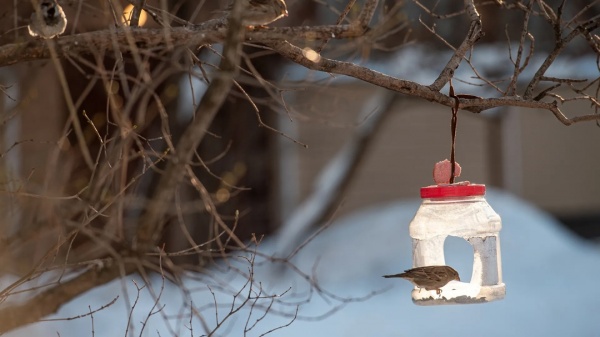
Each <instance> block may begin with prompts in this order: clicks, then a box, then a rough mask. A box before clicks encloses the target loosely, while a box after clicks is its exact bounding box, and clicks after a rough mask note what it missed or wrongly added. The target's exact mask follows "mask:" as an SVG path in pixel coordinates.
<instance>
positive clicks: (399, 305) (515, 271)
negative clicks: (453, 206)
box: [6, 190, 600, 337]
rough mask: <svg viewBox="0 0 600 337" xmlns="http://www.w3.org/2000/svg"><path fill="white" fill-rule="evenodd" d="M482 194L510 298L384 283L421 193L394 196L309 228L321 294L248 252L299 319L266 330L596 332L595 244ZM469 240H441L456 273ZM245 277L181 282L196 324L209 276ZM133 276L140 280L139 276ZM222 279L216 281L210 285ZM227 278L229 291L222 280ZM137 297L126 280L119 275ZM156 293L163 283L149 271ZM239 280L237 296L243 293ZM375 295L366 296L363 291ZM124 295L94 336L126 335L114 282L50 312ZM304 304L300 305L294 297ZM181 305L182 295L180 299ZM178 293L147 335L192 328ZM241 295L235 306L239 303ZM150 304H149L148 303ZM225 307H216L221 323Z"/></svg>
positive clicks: (79, 310)
mask: <svg viewBox="0 0 600 337" xmlns="http://www.w3.org/2000/svg"><path fill="white" fill-rule="evenodd" d="M487 199H488V202H489V203H490V204H491V205H492V207H493V208H494V209H495V210H496V212H497V213H499V214H500V215H501V217H502V221H503V229H502V231H501V244H502V261H503V262H502V263H503V272H504V282H505V283H506V288H507V294H506V298H505V299H504V300H502V301H498V302H492V303H487V304H473V305H451V306H436V307H419V306H416V305H414V304H413V303H412V301H411V297H410V292H411V290H412V286H411V285H410V284H409V283H408V282H406V281H404V280H399V279H391V280H390V279H384V278H382V277H381V275H383V274H389V273H395V272H399V271H401V270H402V269H406V268H409V267H410V266H411V256H410V254H411V243H410V238H409V236H408V224H409V222H410V220H411V218H412V216H413V215H414V213H415V212H416V209H417V207H418V206H419V201H418V200H415V201H409V202H407V201H399V202H396V203H392V204H388V205H383V206H381V207H376V208H371V209H368V210H362V211H358V212H356V213H355V214H354V215H352V216H348V217H346V218H344V219H340V220H338V221H336V222H335V223H334V224H332V226H331V227H330V228H328V229H327V230H325V231H324V232H322V233H321V234H320V235H318V236H317V237H316V238H315V239H314V240H312V241H311V242H310V243H309V244H308V245H306V246H305V247H304V248H303V249H302V250H301V251H300V253H298V255H297V256H296V257H295V258H294V259H293V262H294V263H295V265H296V266H298V267H299V268H300V269H301V270H302V271H304V272H305V273H307V274H311V275H314V276H315V277H316V280H317V281H318V284H319V285H320V286H321V287H322V289H323V290H324V291H325V292H330V293H331V294H330V295H324V293H318V292H314V293H312V294H311V293H309V292H308V289H309V287H308V286H307V282H306V280H305V279H303V278H302V277H300V276H299V274H298V273H296V272H293V271H291V270H290V269H289V268H282V267H281V265H275V266H274V265H273V264H271V263H261V261H263V259H261V258H260V257H257V259H256V263H255V264H256V267H255V269H254V281H255V283H254V286H255V287H256V288H254V289H255V290H257V289H258V284H259V282H260V284H261V286H262V288H263V289H265V291H267V292H270V293H275V292H279V293H281V292H283V291H284V290H285V289H288V288H290V287H291V290H290V291H289V292H287V293H286V294H284V295H283V296H282V297H281V298H280V300H282V301H288V302H294V301H295V300H297V301H300V302H299V303H300V307H299V311H298V318H297V319H296V320H295V322H294V323H293V324H291V325H290V326H289V327H285V328H282V329H280V330H276V331H274V332H273V333H271V334H269V336H286V337H293V336H302V337H306V336H327V337H330V336H445V337H452V336H481V335H485V336H488V337H491V336H557V337H558V336H560V337H562V336H600V320H599V319H598V318H599V317H600V282H599V280H600V248H599V247H598V246H596V245H592V244H589V243H586V242H583V241H581V240H579V239H577V238H576V237H574V236H573V235H571V234H570V233H568V232H566V231H565V230H564V229H563V228H562V227H561V226H560V225H559V224H558V223H557V222H556V221H555V220H554V219H553V218H551V217H549V216H548V215H547V214H545V213H543V212H541V211H539V210H537V209H536V208H534V207H532V206H531V205H529V204H527V203H525V202H524V201H522V200H520V199H518V198H516V197H514V196H511V195H508V194H506V193H503V192H500V191H494V190H492V191H489V192H488V195H487ZM277 240H278V238H277V237H274V238H271V239H269V240H266V241H264V242H263V243H262V244H261V245H260V247H259V248H258V251H259V252H260V253H262V254H266V255H272V254H273V253H274V250H275V247H277ZM470 259H472V258H471V252H470V246H469V245H468V244H467V243H465V242H462V241H461V240H459V239H455V240H448V241H447V243H446V260H447V263H448V264H450V265H452V266H454V267H456V269H457V270H458V271H459V272H460V274H461V275H462V278H463V280H464V279H468V276H467V277H465V275H470V273H471V269H470V268H471V261H472V260H470ZM231 263H232V265H234V266H238V267H239V268H240V269H241V270H242V271H247V270H248V269H247V267H248V263H247V262H244V259H241V258H240V259H234V260H232V261H231ZM245 281H246V279H245V278H243V277H241V276H239V274H238V273H235V272H232V271H231V269H228V268H225V267H224V266H221V268H218V269H211V270H209V271H207V272H206V274H203V275H202V276H200V280H196V281H193V280H187V281H186V286H187V287H188V288H194V289H193V293H194V295H193V296H192V298H191V300H192V301H193V303H194V305H195V306H196V307H199V308H200V309H204V310H203V311H201V312H202V314H203V315H204V319H205V323H206V324H207V325H208V326H211V327H214V325H215V320H216V317H215V314H214V308H212V304H213V303H214V299H213V295H212V294H211V292H210V291H209V290H208V288H207V287H206V284H211V285H212V286H211V289H212V291H213V292H214V293H215V297H216V299H217V301H218V302H221V303H225V304H227V303H230V302H231V299H232V296H231V294H232V292H234V291H235V290H239V289H241V288H243V286H244V283H245ZM137 282H138V283H139V284H141V281H140V280H139V279H138V280H137ZM219 284H220V285H221V286H219ZM224 284H226V286H227V287H229V289H224V288H222V286H223V285H224ZM125 285H126V286H127V288H128V289H129V290H130V293H129V296H133V298H135V291H132V290H134V289H135V288H134V287H133V283H132V282H131V280H130V279H129V280H125ZM154 289H155V290H156V291H158V290H159V289H160V279H159V278H156V280H155V283H154ZM247 290H248V286H246V288H244V291H243V292H242V295H245V294H247ZM373 292H377V293H376V294H374V295H373V296H371V297H368V296H367V295H369V294H371V293H373ZM117 295H121V297H120V298H119V299H118V300H117V302H116V303H115V304H114V305H113V306H112V307H110V308H109V309H107V310H104V311H101V312H98V313H96V314H95V315H94V336H111V337H112V336H124V331H125V328H126V322H127V319H128V312H129V309H128V308H127V306H126V305H125V299H124V297H123V296H122V283H121V282H120V281H119V282H112V283H110V284H108V285H106V286H103V287H101V288H98V289H96V290H94V291H92V292H90V293H88V294H86V295H84V296H82V297H81V298H79V299H77V300H76V301H73V302H72V303H69V304H67V305H65V306H64V307H63V308H62V309H61V310H60V312H59V313H58V314H57V315H56V317H68V316H76V315H80V314H84V313H85V312H86V311H87V310H88V309H87V308H88V305H89V306H91V307H92V309H94V308H97V307H99V306H101V305H103V304H106V303H108V302H109V301H110V300H112V299H113V298H115V297H116V296H117ZM141 295H142V296H141V298H140V300H139V302H138V304H137V306H136V309H135V310H134V313H135V315H134V318H133V319H132V322H134V323H135V328H134V329H133V332H134V334H133V335H134V336H138V335H139V333H140V329H141V326H142V325H141V324H140V323H139V322H141V321H143V320H144V319H145V317H146V315H147V314H148V312H149V311H151V310H152V309H151V306H152V303H153V300H152V296H151V295H150V294H149V292H148V291H147V290H143V291H142V293H141ZM331 295H337V296H341V297H355V298H360V297H365V296H367V297H368V298H367V299H364V300H360V301H356V302H351V303H341V304H342V307H341V308H339V310H337V311H335V312H333V313H331V314H328V315H326V317H325V318H322V319H319V320H315V319H312V318H314V317H318V316H320V315H322V314H324V313H327V312H329V311H330V310H331V309H332V308H334V307H336V306H339V305H340V302H339V301H338V300H335V299H334V298H333V297H332V296H331ZM306 296H310V297H311V300H310V301H309V302H307V303H301V300H302V298H306ZM182 301H183V302H182ZM189 301H190V299H187V300H186V299H184V298H183V296H182V295H181V291H180V289H179V288H177V287H176V286H174V285H171V284H167V285H166V287H165V290H164V292H163V294H162V297H161V305H164V306H165V307H164V308H163V310H162V312H161V314H169V315H176V314H179V315H182V317H181V318H180V319H171V320H170V324H169V325H170V326H171V328H172V329H173V330H171V331H169V329H167V328H166V325H165V322H164V319H163V317H162V316H161V314H156V315H153V316H152V317H150V319H149V321H148V325H147V326H146V327H145V329H144V333H143V335H144V336H171V335H178V336H190V335H192V334H191V333H190V331H189V330H188V328H189V327H190V324H189V310H186V309H185V308H182V303H185V302H187V303H189ZM240 302H241V300H240V299H239V298H238V299H237V300H236V303H240ZM250 304H251V303H249V304H248V305H246V306H245V307H244V308H242V309H241V310H240V311H238V312H237V313H236V314H235V315H234V316H233V317H232V318H231V319H229V320H228V321H227V322H228V323H226V325H225V326H224V327H223V328H222V329H220V330H219V331H218V332H217V335H219V336H244V327H245V326H248V327H249V326H251V325H252V324H253V322H254V321H256V320H257V319H258V318H260V316H261V312H262V311H261V309H260V306H264V305H266V304H268V300H266V299H264V300H260V301H258V302H257V304H256V306H255V308H254V311H253V313H252V315H251V318H250V320H249V323H247V322H248V314H249V309H250V307H251V305H250ZM153 310H155V311H156V308H154V309H153ZM271 310H272V311H273V312H270V313H269V314H268V315H266V316H265V318H264V319H262V320H260V321H259V322H258V323H257V324H256V326H255V327H254V328H253V329H252V330H250V331H249V332H248V333H247V335H248V336H260V335H261V334H262V333H264V332H267V331H269V330H270V329H272V328H275V327H277V326H279V325H281V324H285V323H286V322H289V321H290V318H289V317H282V316H280V315H276V314H275V313H274V311H280V310H282V311H284V312H285V313H288V314H289V313H292V314H293V312H294V310H295V307H294V306H281V305H274V306H273V307H272V309H271ZM228 311H229V308H228V307H225V306H224V307H220V308H219V319H222V318H223V317H224V316H225V314H226V313H227V312H228ZM91 326H92V325H91V320H90V318H89V317H87V318H82V319H78V320H73V321H67V322H43V323H38V324H36V325H33V326H30V327H27V328H24V329H20V330H19V331H15V332H13V333H10V334H7V335H6V336H9V337H14V336H42V335H44V336H51V335H52V336H57V333H58V334H59V335H60V336H62V337H68V336H78V337H79V336H92V333H91V331H92V328H91ZM192 326H193V336H199V335H203V334H204V333H205V331H203V328H202V325H201V323H199V321H197V320H195V321H193V323H192Z"/></svg>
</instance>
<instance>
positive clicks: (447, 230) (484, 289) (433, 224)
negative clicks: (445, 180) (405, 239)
mask: <svg viewBox="0 0 600 337" xmlns="http://www.w3.org/2000/svg"><path fill="white" fill-rule="evenodd" d="M484 196H485V185H478V184H470V183H469V182H461V183H456V184H441V185H440V184H438V185H433V186H427V187H423V188H421V198H422V199H423V201H422V203H421V206H420V208H419V210H418V211H417V214H416V215H415V217H414V218H413V220H412V221H411V223H410V236H411V238H412V243H413V267H423V266H435V265H445V264H446V261H445V257H444V242H445V240H446V238H448V236H455V237H459V238H462V239H464V240H466V241H467V242H468V243H470V244H471V246H472V247H473V253H474V258H473V274H472V275H471V279H470V281H469V280H468V278H467V275H462V276H461V281H450V282H449V283H448V284H446V285H445V286H444V287H442V288H441V293H439V294H437V293H436V291H435V290H425V289H422V288H415V289H414V290H413V291H412V299H413V302H414V303H415V304H417V305H441V304H468V303H485V302H490V301H495V300H500V299H503V298H504V296H505V293H506V288H505V285H504V283H502V261H501V259H500V238H499V232H500V229H501V228H502V224H501V221H500V216H499V215H498V214H497V213H496V212H494V210H493V209H492V207H490V205H489V204H488V203H487V201H486V200H485V197H484Z"/></svg>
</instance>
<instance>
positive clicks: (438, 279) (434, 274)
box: [383, 266, 460, 295]
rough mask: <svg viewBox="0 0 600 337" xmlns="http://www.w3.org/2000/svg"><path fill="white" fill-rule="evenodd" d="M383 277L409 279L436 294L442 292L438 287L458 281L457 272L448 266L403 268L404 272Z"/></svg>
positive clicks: (417, 285)
mask: <svg viewBox="0 0 600 337" xmlns="http://www.w3.org/2000/svg"><path fill="white" fill-rule="evenodd" d="M383 277H385V278H390V277H400V278H403V279H405V280H408V281H410V282H411V283H412V284H414V285H415V286H416V287H418V288H425V290H435V293H436V294H438V295H439V294H441V293H442V290H441V289H440V288H441V287H443V286H445V285H446V284H448V282H450V281H453V280H456V281H460V277H459V276H458V272H457V271H456V270H454V268H452V267H449V266H425V267H416V268H413V269H409V270H405V271H404V273H401V274H395V275H384V276H383Z"/></svg>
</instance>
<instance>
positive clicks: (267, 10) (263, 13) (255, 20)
mask: <svg viewBox="0 0 600 337" xmlns="http://www.w3.org/2000/svg"><path fill="white" fill-rule="evenodd" d="M243 1H245V2H246V12H244V15H243V17H242V22H243V23H244V25H248V26H263V25H267V24H269V23H271V22H273V21H276V20H279V19H281V18H282V17H284V16H288V11H287V6H286V5H285V1H284V0H243ZM232 8H233V2H232V3H231V4H229V6H228V7H227V10H229V11H231V9H232Z"/></svg>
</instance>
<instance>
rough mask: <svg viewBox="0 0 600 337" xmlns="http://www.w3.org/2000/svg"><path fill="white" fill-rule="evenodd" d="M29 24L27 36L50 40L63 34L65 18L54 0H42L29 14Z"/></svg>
mask: <svg viewBox="0 0 600 337" xmlns="http://www.w3.org/2000/svg"><path fill="white" fill-rule="evenodd" d="M30 21H31V22H30V23H29V26H27V28H28V29H29V35H31V36H34V37H35V36H39V37H41V38H43V39H51V38H53V37H55V36H58V35H60V34H62V33H64V31H65V28H66V27H67V17H66V16H65V12H64V11H63V9H62V7H60V5H59V4H58V2H56V0H42V1H41V2H40V5H39V6H38V7H37V8H35V10H34V12H33V13H32V14H31V20H30Z"/></svg>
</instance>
